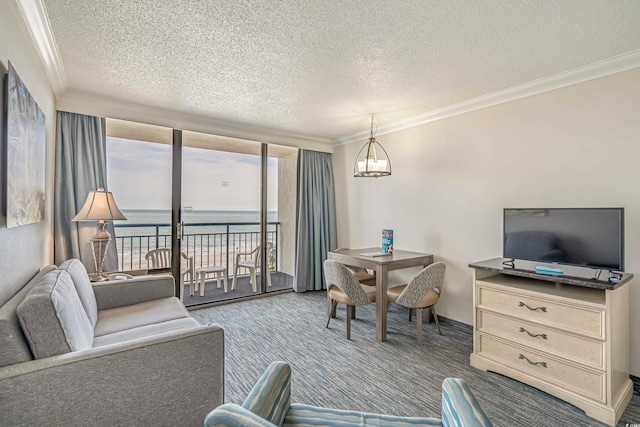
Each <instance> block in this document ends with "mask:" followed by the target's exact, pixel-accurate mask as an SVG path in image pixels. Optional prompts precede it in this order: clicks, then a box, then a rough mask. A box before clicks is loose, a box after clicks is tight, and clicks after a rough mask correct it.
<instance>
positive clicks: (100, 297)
mask: <svg viewBox="0 0 640 427" xmlns="http://www.w3.org/2000/svg"><path fill="white" fill-rule="evenodd" d="M92 285H93V292H94V293H95V296H96V302H97V304H98V311H100V310H106V309H109V308H116V307H123V306H126V305H133V304H139V303H141V302H147V301H152V300H155V299H160V298H168V297H172V296H175V292H176V290H175V285H174V280H173V276H171V274H158V275H153V276H140V277H135V276H134V277H133V279H128V280H108V281H105V282H95V283H92Z"/></svg>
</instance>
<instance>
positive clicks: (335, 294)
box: [324, 259, 376, 340]
mask: <svg viewBox="0 0 640 427" xmlns="http://www.w3.org/2000/svg"><path fill="white" fill-rule="evenodd" d="M324 278H325V281H326V283H327V298H328V300H329V302H330V303H331V309H330V310H329V313H328V317H329V318H328V320H327V326H326V327H327V328H328V327H329V322H331V317H332V316H333V315H334V313H335V311H336V307H337V306H338V303H339V302H341V303H343V304H345V305H346V306H347V314H346V316H345V317H346V323H347V339H348V340H350V339H351V318H352V317H353V310H354V308H355V307H356V306H359V305H366V304H371V303H373V302H375V301H376V288H375V287H374V286H367V285H363V284H362V283H360V282H359V281H358V279H356V278H355V276H354V275H353V272H351V270H349V269H348V268H347V267H346V266H344V265H343V264H341V263H339V262H337V261H334V260H331V259H328V260H326V261H325V262H324Z"/></svg>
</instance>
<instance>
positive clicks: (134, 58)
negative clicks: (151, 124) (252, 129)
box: [44, 0, 640, 140]
mask: <svg viewBox="0 0 640 427" xmlns="http://www.w3.org/2000/svg"><path fill="white" fill-rule="evenodd" d="M44 4H45V6H46V10H47V13H48V16H49V19H50V23H51V28H52V30H53V35H54V38H55V41H56V43H57V45H58V48H59V51H60V55H61V58H62V62H63V65H64V70H65V72H66V75H67V78H68V81H69V90H72V91H74V92H84V93H89V94H96V95H101V96H106V97H110V98H116V99H123V100H127V101H131V102H135V103H139V104H145V105H149V106H154V107H161V108H166V109H169V110H175V111H180V112H186V113H194V114H198V115H203V116H207V117H211V118H215V119H218V120H225V121H230V122H235V123H241V124H247V125H251V126H259V127H265V128H271V129H276V130H282V131H289V132H297V133H302V134H307V135H312V136H317V137H323V138H328V139H331V140H337V139H339V138H341V137H345V136H348V135H353V134H356V133H360V132H363V131H367V130H368V127H369V120H370V119H369V115H370V114H371V113H375V114H376V122H377V124H378V127H383V126H386V125H390V124H393V123H396V122H400V121H402V120H406V119H409V118H411V117H415V116H418V115H422V114H425V113H427V112H429V111H434V110H437V109H441V108H444V107H447V106H449V105H452V104H455V103H458V102H461V101H464V100H467V99H471V98H474V97H478V96H482V95H485V94H490V93H493V92H496V91H500V90H503V89H506V88H509V87H512V86H515V85H519V84H523V83H526V82H529V81H533V80H537V79H541V78H544V77H547V76H551V75H554V74H557V73H561V72H565V71H567V70H570V69H573V68H576V67H582V66H585V65H587V64H591V63H594V62H597V61H602V60H605V59H607V58H611V57H613V56H616V55H620V54H624V53H627V52H631V51H634V50H637V49H640V1H638V0H602V1H598V0H529V1H526V0H522V1H520V0H511V1H509V0H505V1H498V0H491V1H489V0H465V1H462V0H442V1H428V0H416V1H401V0H343V1H338V0H315V1H310V0H288V1H285V0H245V1H240V0H233V1H232V0H224V1H214V0H209V1H205V0H180V1H177V0H176V1H168V0H93V1H84V0H44Z"/></svg>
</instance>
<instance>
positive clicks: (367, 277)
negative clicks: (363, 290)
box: [335, 248, 376, 286]
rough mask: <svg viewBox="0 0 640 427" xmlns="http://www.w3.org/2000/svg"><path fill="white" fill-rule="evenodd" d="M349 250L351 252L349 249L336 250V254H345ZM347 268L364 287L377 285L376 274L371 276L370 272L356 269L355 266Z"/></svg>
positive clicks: (360, 268)
mask: <svg viewBox="0 0 640 427" xmlns="http://www.w3.org/2000/svg"><path fill="white" fill-rule="evenodd" d="M348 250H349V249H348V248H338V249H336V250H335V252H336V253H338V254H339V253H340V252H344V251H348ZM345 267H347V268H348V269H349V270H351V271H352V272H353V275H354V276H356V279H358V281H359V282H360V283H362V284H363V285H368V286H375V285H376V275H375V272H374V274H371V273H369V271H367V269H366V268H362V267H356V266H354V265H347V266H345Z"/></svg>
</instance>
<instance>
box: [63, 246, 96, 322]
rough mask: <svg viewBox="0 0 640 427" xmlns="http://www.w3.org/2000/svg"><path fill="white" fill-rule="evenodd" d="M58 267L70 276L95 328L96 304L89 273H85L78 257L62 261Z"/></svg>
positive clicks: (85, 270)
mask: <svg viewBox="0 0 640 427" xmlns="http://www.w3.org/2000/svg"><path fill="white" fill-rule="evenodd" d="M58 269H59V270H64V271H66V272H67V273H69V275H70V276H71V279H72V280H73V284H74V285H75V287H76V291H77V292H78V296H79V297H80V301H81V302H82V306H83V307H84V311H86V312H87V317H88V318H89V321H90V322H91V326H93V327H94V328H95V326H96V322H97V321H98V304H97V303H96V296H95V295H94V293H93V287H92V286H91V281H90V280H89V274H88V273H87V269H86V268H84V264H82V262H81V261H80V260H79V259H70V260H67V261H65V262H63V263H62V265H61V266H60V267H58Z"/></svg>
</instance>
